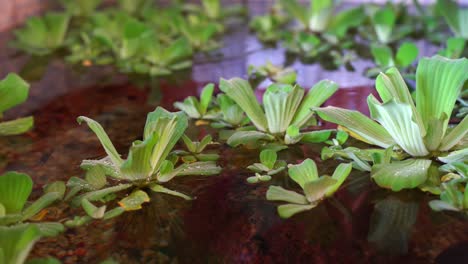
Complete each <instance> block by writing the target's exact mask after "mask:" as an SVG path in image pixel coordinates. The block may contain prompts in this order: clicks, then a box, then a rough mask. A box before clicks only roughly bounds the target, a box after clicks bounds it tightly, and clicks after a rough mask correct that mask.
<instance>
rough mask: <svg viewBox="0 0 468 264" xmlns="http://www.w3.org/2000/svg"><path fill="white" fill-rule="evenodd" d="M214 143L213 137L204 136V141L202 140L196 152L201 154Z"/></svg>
mask: <svg viewBox="0 0 468 264" xmlns="http://www.w3.org/2000/svg"><path fill="white" fill-rule="evenodd" d="M212 141H213V137H211V135H206V136H204V137H203V138H202V140H200V143H199V144H198V148H197V150H196V152H197V153H201V152H202V151H203V150H204V149H205V148H206V147H207V146H208V145H209V144H211V142H212Z"/></svg>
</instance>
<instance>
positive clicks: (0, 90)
mask: <svg viewBox="0 0 468 264" xmlns="http://www.w3.org/2000/svg"><path fill="white" fill-rule="evenodd" d="M28 94H29V84H28V83H27V82H25V81H24V80H23V79H21V77H19V76H18V75H16V74H14V73H10V74H8V75H7V76H6V77H5V79H3V80H1V81H0V113H3V112H5V110H8V109H10V108H12V107H14V106H17V105H19V104H21V103H23V102H24V101H26V99H27V98H28Z"/></svg>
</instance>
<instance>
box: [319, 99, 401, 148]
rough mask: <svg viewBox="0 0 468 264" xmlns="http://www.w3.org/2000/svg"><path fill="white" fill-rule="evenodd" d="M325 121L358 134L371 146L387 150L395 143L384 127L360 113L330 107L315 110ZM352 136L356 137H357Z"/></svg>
mask: <svg viewBox="0 0 468 264" xmlns="http://www.w3.org/2000/svg"><path fill="white" fill-rule="evenodd" d="M314 110H315V111H316V112H317V113H318V114H319V116H320V117H321V118H322V119H324V120H325V121H328V122H332V123H335V124H338V125H341V126H343V127H345V128H346V129H347V130H349V131H350V132H352V133H354V134H356V135H357V136H358V137H359V138H358V139H360V140H363V141H364V142H367V143H369V144H373V145H377V146H380V147H382V148H387V147H389V146H391V145H393V144H395V141H394V140H393V138H392V137H391V136H390V134H389V133H388V132H387V131H386V130H385V128H384V127H382V126H381V125H379V124H378V123H376V122H374V121H372V120H371V119H370V118H368V117H366V116H365V115H363V114H361V113H360V112H358V111H351V110H346V109H342V108H338V107H333V106H328V107H325V108H316V109H314ZM352 133H351V136H353V137H356V135H353V134H352Z"/></svg>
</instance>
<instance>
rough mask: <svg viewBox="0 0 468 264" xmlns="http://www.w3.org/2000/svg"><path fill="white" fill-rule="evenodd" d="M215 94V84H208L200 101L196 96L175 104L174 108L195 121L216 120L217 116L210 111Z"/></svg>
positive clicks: (202, 92)
mask: <svg viewBox="0 0 468 264" xmlns="http://www.w3.org/2000/svg"><path fill="white" fill-rule="evenodd" d="M213 92H214V84H212V83H210V84H207V85H206V86H205V87H204V88H203V89H202V91H201V94H200V100H198V99H197V98H196V97H195V96H189V97H187V98H185V100H184V101H183V102H175V103H174V107H175V108H177V109H179V110H182V111H183V112H184V113H185V114H187V115H188V116H189V117H190V118H193V119H208V120H210V119H213V118H215V114H213V113H212V111H208V108H209V106H210V104H211V102H212V100H213Z"/></svg>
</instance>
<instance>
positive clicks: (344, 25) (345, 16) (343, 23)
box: [327, 6, 366, 38]
mask: <svg viewBox="0 0 468 264" xmlns="http://www.w3.org/2000/svg"><path fill="white" fill-rule="evenodd" d="M365 19H366V15H365V14H364V9H363V8H362V7H361V6H359V7H356V8H351V9H348V10H344V11H342V12H340V13H338V14H337V15H335V16H334V18H333V19H332V21H331V24H330V26H329V29H328V30H327V31H328V32H330V33H332V34H335V35H336V36H338V37H339V38H342V37H345V35H346V33H347V32H348V29H350V28H354V27H358V26H360V25H361V24H362V23H363V22H364V20H365Z"/></svg>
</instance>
